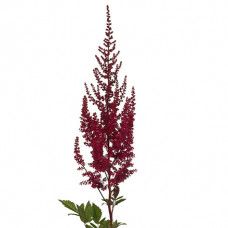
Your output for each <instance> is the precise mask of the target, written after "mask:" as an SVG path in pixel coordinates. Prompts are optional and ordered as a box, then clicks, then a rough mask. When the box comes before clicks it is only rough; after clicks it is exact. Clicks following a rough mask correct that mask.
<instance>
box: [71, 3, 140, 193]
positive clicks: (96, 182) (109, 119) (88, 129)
mask: <svg viewBox="0 0 228 228" xmlns="http://www.w3.org/2000/svg"><path fill="white" fill-rule="evenodd" d="M98 51H99V53H100V55H99V56H97V55H95V57H96V60H97V63H98V67H96V68H94V69H93V74H94V76H95V79H96V83H97V85H96V86H95V85H94V84H92V83H91V84H90V86H91V88H89V87H88V85H87V83H85V90H86V95H85V96H84V97H83V102H82V109H81V117H80V120H81V121H80V131H81V132H82V136H83V139H84V144H85V145H86V146H88V147H89V148H90V149H91V151H90V152H91V156H92V162H91V163H88V165H87V166H86V164H85V161H84V158H83V156H82V154H81V151H80V145H79V137H76V139H75V149H74V158H75V160H76V162H77V164H78V170H81V171H82V172H83V173H82V175H83V176H84V177H85V180H83V181H82V182H81V184H88V185H91V187H93V188H98V189H101V190H103V191H104V190H106V189H107V188H108V189H109V191H110V190H111V189H114V188H115V187H116V186H118V185H119V184H120V183H121V182H123V181H124V180H125V179H127V178H128V177H129V176H130V175H132V174H133V173H134V172H135V171H136V169H133V163H132V159H133V158H134V153H133V149H134V148H133V129H134V127H133V123H134V116H135V89H134V87H132V89H131V95H130V96H129V97H127V96H126V88H127V76H125V77H124V79H123V81H122V83H121V85H120V84H119V79H118V74H119V71H120V68H121V66H122V62H121V61H120V62H119V61H118V56H119V53H120V51H116V40H114V39H113V31H112V28H111V18H110V11H109V7H108V6H107V12H106V31H105V38H104V41H103V45H102V46H99V47H98ZM89 103H91V104H93V105H95V106H96V109H97V112H93V113H91V112H90V110H89ZM120 107H122V108H120Z"/></svg>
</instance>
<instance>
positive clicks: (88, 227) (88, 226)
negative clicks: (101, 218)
mask: <svg viewBox="0 0 228 228" xmlns="http://www.w3.org/2000/svg"><path fill="white" fill-rule="evenodd" d="M85 227H86V228H93V227H92V226H90V225H88V224H86V225H85Z"/></svg>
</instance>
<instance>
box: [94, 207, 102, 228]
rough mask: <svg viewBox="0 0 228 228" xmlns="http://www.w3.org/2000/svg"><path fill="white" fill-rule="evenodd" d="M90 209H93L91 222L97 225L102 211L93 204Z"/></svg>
mask: <svg viewBox="0 0 228 228" xmlns="http://www.w3.org/2000/svg"><path fill="white" fill-rule="evenodd" d="M92 208H93V221H94V222H95V223H97V224H99V221H100V218H101V215H102V211H101V209H100V208H99V207H98V206H97V205H96V204H94V203H93V205H92Z"/></svg>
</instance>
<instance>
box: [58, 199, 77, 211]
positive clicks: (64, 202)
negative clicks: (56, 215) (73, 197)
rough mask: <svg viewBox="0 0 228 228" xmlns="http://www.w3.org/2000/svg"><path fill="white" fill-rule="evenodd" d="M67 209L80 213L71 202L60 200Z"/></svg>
mask: <svg viewBox="0 0 228 228" xmlns="http://www.w3.org/2000/svg"><path fill="white" fill-rule="evenodd" d="M59 201H60V202H61V203H62V204H63V205H64V206H65V207H66V208H68V209H70V210H71V211H74V212H76V213H78V209H77V207H76V206H75V204H74V203H73V202H71V201H70V200H59Z"/></svg>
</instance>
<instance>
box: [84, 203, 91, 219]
mask: <svg viewBox="0 0 228 228" xmlns="http://www.w3.org/2000/svg"><path fill="white" fill-rule="evenodd" d="M85 217H86V221H87V222H91V221H92V219H93V208H92V206H91V204H90V202H87V204H86V207H85Z"/></svg>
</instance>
